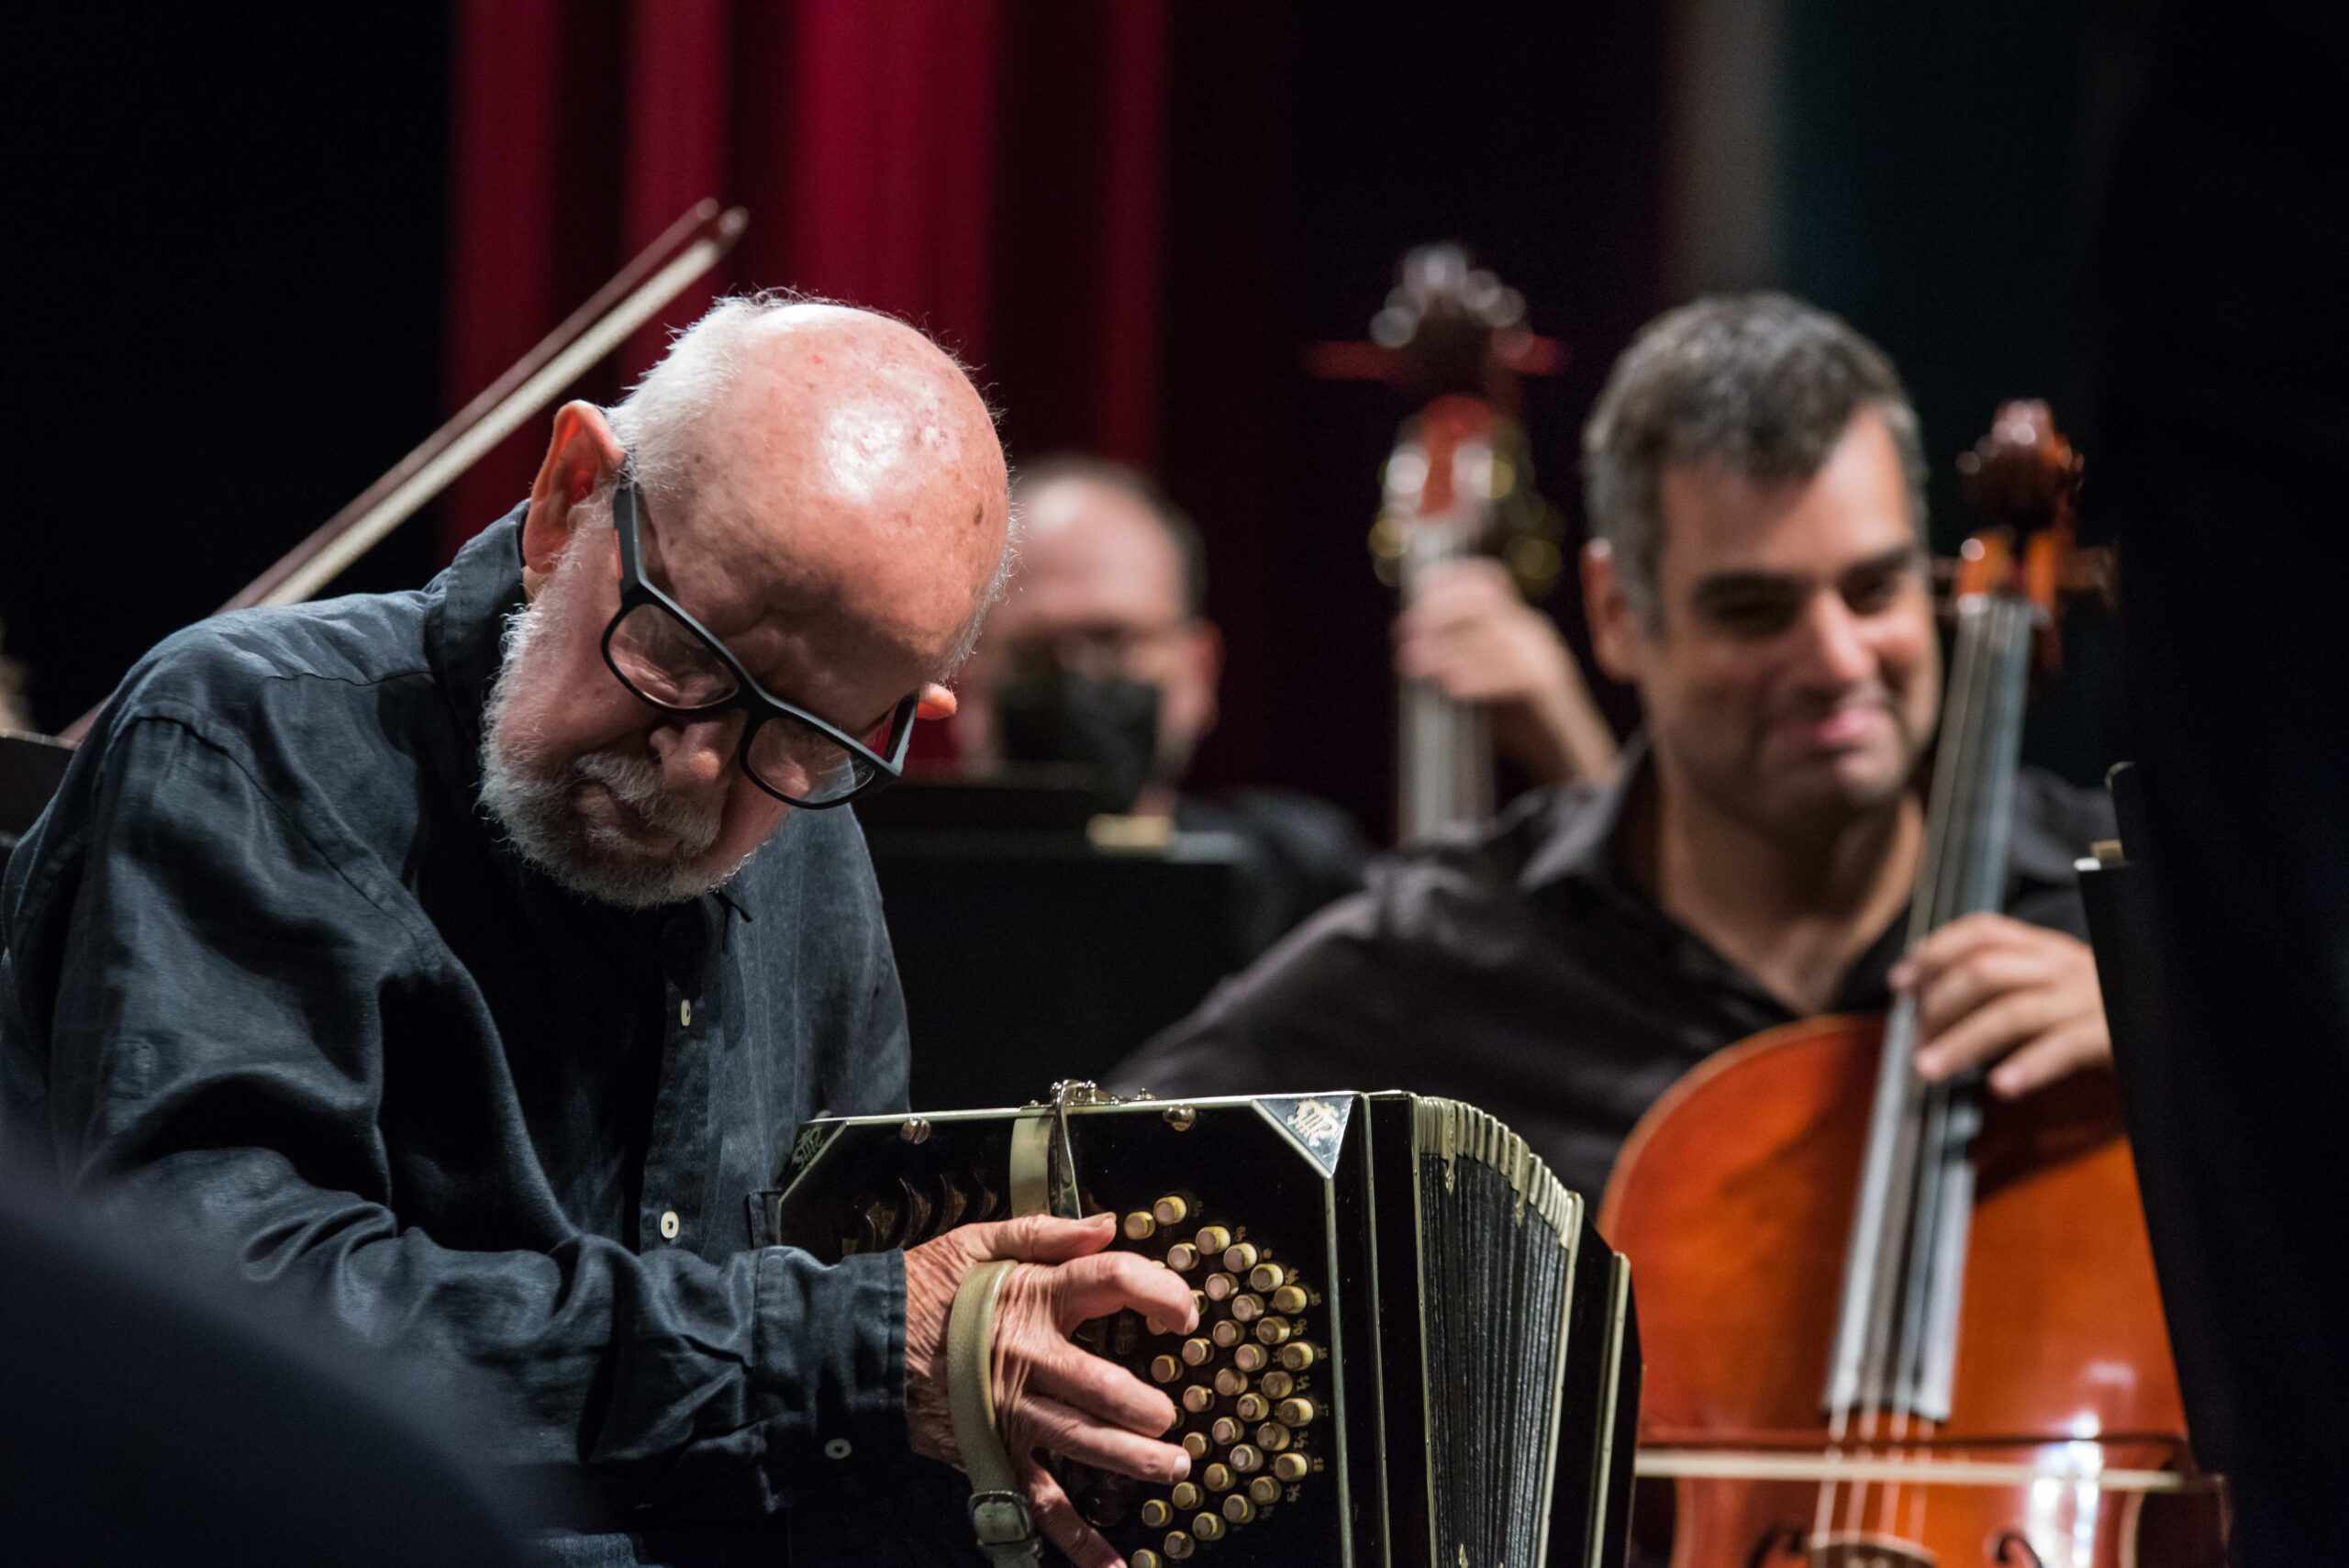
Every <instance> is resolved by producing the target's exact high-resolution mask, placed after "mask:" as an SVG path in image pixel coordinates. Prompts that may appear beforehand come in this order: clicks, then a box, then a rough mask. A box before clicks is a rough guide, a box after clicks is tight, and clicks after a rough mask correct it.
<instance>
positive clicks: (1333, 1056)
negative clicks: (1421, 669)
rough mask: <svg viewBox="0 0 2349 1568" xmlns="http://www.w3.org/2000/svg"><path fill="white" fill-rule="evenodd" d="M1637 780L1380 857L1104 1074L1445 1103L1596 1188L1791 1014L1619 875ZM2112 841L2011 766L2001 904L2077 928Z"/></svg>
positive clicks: (1163, 1085) (2101, 824) (1861, 989)
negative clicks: (1632, 1146) (2009, 836)
mask: <svg viewBox="0 0 2349 1568" xmlns="http://www.w3.org/2000/svg"><path fill="white" fill-rule="evenodd" d="M1647 778H1648V763H1647V762H1646V761H1645V758H1644V757H1643V756H1642V755H1641V754H1639V753H1638V752H1637V751H1636V750H1635V751H1634V754H1633V755H1632V757H1631V758H1630V759H1629V760H1628V761H1627V763H1626V766H1625V767H1624V769H1623V771H1622V774H1621V776H1620V781H1619V782H1618V783H1617V784H1613V785H1610V786H1608V787H1604V788H1600V787H1595V786H1590V785H1579V786H1574V787H1570V788H1566V789H1553V790H1541V791H1536V792H1534V793H1533V794H1531V795H1526V796H1524V797H1522V798H1520V800H1518V801H1517V802H1516V803H1515V804H1514V805H1512V806H1510V807H1509V809H1508V811H1507V812H1506V813H1504V814H1503V815H1502V816H1501V817H1499V818H1498V819H1497V821H1495V822H1493V823H1492V824H1490V825H1489V826H1487V827H1486V828H1483V829H1481V830H1480V831H1478V832H1476V833H1475V834H1474V835H1472V836H1467V837H1462V838H1457V839H1452V840H1440V841H1438V842H1435V843H1432V844H1431V845H1429V846H1427V847H1425V848H1420V849H1415V850H1413V851H1409V852H1408V853H1405V854H1402V855H1398V856H1396V857H1393V858H1391V859H1388V860H1385V861H1382V862H1378V863H1377V864H1375V866H1374V867H1373V868H1372V872H1371V875H1370V884H1369V887H1368V888H1367V890H1366V891H1364V892H1363V893H1361V894H1358V895H1354V896H1353V897H1350V898H1347V899H1344V900H1342V901H1341V902H1339V903H1337V904H1334V905H1332V906H1330V907H1329V908H1327V909H1325V910H1323V911H1322V912H1321V914H1320V915H1319V917H1316V918H1314V919H1313V920H1311V921H1310V922H1308V924H1307V925H1305V926H1304V927H1303V928H1301V929H1298V930H1297V931H1296V932H1295V933H1294V934H1292V935H1291V936H1290V937H1289V938H1288V940H1286V941H1285V942H1283V943H1282V944H1281V945H1280V946H1278V947H1277V948H1275V949H1274V950H1273V951H1271V952H1270V953H1268V954H1266V955H1265V956H1264V960H1263V961H1262V962H1259V963H1258V964H1256V965H1255V966H1254V967H1253V968H1252V969H1250V970H1249V971H1247V972H1246V973H1243V974H1241V975H1240V976H1238V977H1237V978H1235V979H1232V980H1230V981H1227V982H1226V983H1225V984H1223V985H1222V986H1220V987H1219V988H1218V990H1217V991H1216V992H1215V994H1214V995H1211V996H1209V997H1208V1000H1207V1002H1206V1003H1205V1004H1204V1005H1203V1006H1201V1007H1200V1008H1199V1010H1198V1011H1197V1013H1196V1014H1194V1015H1193V1016H1192V1017H1191V1018H1187V1019H1186V1020H1185V1021H1183V1022H1182V1023H1179V1024H1176V1025H1175V1027H1174V1028H1173V1029H1169V1030H1167V1031H1166V1032H1165V1033H1164V1034H1162V1035H1161V1036H1159V1037H1158V1039H1156V1040H1152V1042H1151V1043H1150V1044H1149V1045H1147V1046H1145V1047H1143V1048H1142V1050H1141V1051H1140V1052H1138V1053H1137V1054H1136V1055H1135V1056H1134V1057H1133V1058H1132V1059H1130V1061H1128V1062H1125V1063H1124V1064H1123V1065H1122V1066H1120V1067H1119V1069H1118V1071H1117V1073H1116V1074H1115V1075H1114V1077H1113V1083H1114V1084H1115V1085H1116V1086H1118V1087H1119V1088H1122V1089H1128V1090H1131V1089H1142V1088H1146V1089H1149V1090H1151V1091H1152V1092H1154V1093H1156V1094H1158V1095H1209V1094H1218V1095H1240V1094H1258V1093H1275V1092H1297V1091H1302V1090H1314V1089H1334V1088H1355V1089H1385V1088H1401V1089H1410V1090H1414V1091H1416V1092H1419V1093H1421V1094H1431V1095H1448V1096H1451V1097H1453V1098H1456V1099H1462V1100H1466V1101H1468V1102H1470V1103H1471V1104H1474V1105H1476V1106H1481V1107H1483V1108H1484V1109H1486V1110H1487V1111H1490V1112H1491V1113H1492V1114H1493V1115H1495V1116H1497V1117H1498V1118H1501V1120H1502V1121H1504V1122H1506V1123H1508V1125H1509V1127H1511V1128H1512V1129H1515V1130H1516V1131H1517V1132H1518V1133H1519V1134H1520V1135H1521V1136H1522V1137H1524V1138H1525V1140H1527V1141H1528V1142H1530V1143H1531V1145H1532V1146H1533V1148H1534V1151H1536V1152H1537V1153H1539V1154H1540V1155H1541V1156H1542V1159H1543V1160H1545V1161H1547V1162H1549V1165H1550V1168H1551V1169H1552V1170H1553V1171H1554V1172H1556V1173H1557V1174H1558V1176H1559V1178H1560V1179H1561V1180H1563V1181H1564V1183H1565V1184H1567V1185H1568V1186H1570V1187H1572V1188H1574V1189H1575V1190H1576V1191H1578V1192H1582V1193H1585V1194H1586V1195H1590V1196H1591V1197H1593V1198H1594V1199H1595V1198H1596V1197H1597V1195H1598V1193H1599V1192H1600V1190H1601V1189H1602V1188H1603V1187H1604V1186H1605V1184H1606V1181H1607V1173H1608V1169H1609V1166H1610V1165H1612V1163H1613V1162H1614V1159H1615V1152H1616V1151H1617V1150H1618V1149H1619V1148H1620V1147H1621V1145H1622V1142H1623V1140H1624V1139H1625V1138H1626V1137H1628V1136H1629V1135H1630V1133H1631V1128H1632V1125H1633V1124H1634V1123H1635V1122H1637V1121H1638V1120H1639V1118H1640V1117H1641V1115H1642V1113H1643V1112H1644V1111H1646V1109H1647V1108H1648V1106H1651V1105H1653V1103H1654V1102H1655V1100H1656V1098H1657V1097H1658V1096H1659V1095H1662V1094H1663V1093H1664V1089H1665V1088H1666V1087H1667V1086H1669V1085H1670V1084H1671V1083H1672V1082H1673V1081H1674V1080H1675V1079H1676V1078H1678V1077H1679V1076H1680V1075H1681V1074H1682V1073H1686V1072H1687V1071H1688V1069H1689V1068H1691V1067H1693V1066H1695V1065H1696V1064H1697V1063H1698V1062H1701V1061H1703V1060H1704V1059H1705V1058H1706V1057H1707V1056H1709V1055H1710V1054H1711V1053H1712V1052H1713V1051H1718V1050H1720V1048H1721V1047H1723V1046H1725V1045H1729V1044H1731V1043H1733V1042H1734V1041H1736V1040H1742V1039H1743V1038H1744V1037H1745V1036H1747V1035H1750V1034H1753V1033H1755V1032H1756V1031H1758V1030H1761V1029H1768V1028H1770V1027H1772V1026H1773V1025H1776V1024H1782V1023H1787V1022H1789V1021H1791V1020H1792V1018H1794V1015H1793V1014H1792V1013H1790V1012H1789V1011H1788V1010H1787V1006H1786V1005H1785V1004H1784V1003H1782V1002H1780V1001H1778V1000H1777V999H1776V997H1774V996H1772V995H1770V994H1769V993H1768V992H1767V991H1765V990H1764V989H1763V987H1762V986H1761V984H1759V983H1758V982H1756V981H1755V980H1754V979H1753V977H1752V976H1751V975H1749V974H1746V973H1744V972H1742V970H1740V969H1738V968H1737V967H1736V966H1735V965H1734V964H1732V963H1731V962H1729V961H1728V960H1727V959H1725V958H1723V957H1722V956H1721V955H1720V953H1718V952H1716V951H1714V950H1713V949H1712V947H1711V946H1710V945H1709V944H1708V943H1707V942H1705V941H1704V940H1703V939H1701V938H1699V937H1698V936H1697V935H1696V934H1695V933H1694V932H1692V931H1690V930H1688V929H1687V928H1686V927H1683V926H1681V925H1680V924H1678V923H1677V922H1676V921H1675V920H1674V919H1672V917H1670V916H1668V915H1666V914H1665V913H1664V911H1663V910H1662V909H1660V908H1658V907H1657V906H1656V904H1655V902H1654V900H1653V899H1652V898H1650V897H1649V896H1648V895H1646V894H1645V893H1644V892H1642V890H1641V889H1640V887H1639V886H1638V884H1637V883H1636V882H1635V880H1634V879H1633V878H1632V876H1631V874H1630V873H1629V872H1628V870H1627V868H1628V866H1629V865H1630V864H1631V862H1630V859H1629V853H1630V850H1631V843H1630V840H1631V813H1630V812H1629V811H1628V810H1627V809H1626V808H1627V806H1628V805H1629V804H1630V803H1631V801H1632V800H1633V799H1634V797H1635V795H1636V793H1637V792H1639V791H1642V790H1643V789H1645V788H1646V787H1647V784H1646V781H1647ZM2110 836H2111V828H2110V817H2109V814H2108V813H2107V812H2106V809H2105V806H2104V802H2103V799H2102V797H2101V796H2099V795H2093V794H2090V793H2088V792H2085V791H2081V790H2076V789H2075V788H2073V787H2072V786H2070V785H2067V784H2063V783H2061V782H2060V781H2058V780H2056V779H2054V778H2052V777H2050V776H2049V775H2047V774H2044V773H2036V772H2026V773H2024V774H2023V775H2022V777H2021V781H2020V783H2019V784H2018V791H2017V797H2016V809H2015V827H2014V836H2013V848H2012V851H2011V854H2010V856H2009V879H2008V889H2007V898H2006V910H2007V913H2009V914H2010V915H2013V916H2015V917H2018V918H2021V919H2024V920H2029V921H2031V922H2032V923H2033V924H2035V925H2041V926H2049V927H2054V928H2055V929H2060V930H2064V931H2067V932H2070V933H2072V934H2073V935H2075V936H2084V935H2085V934H2086V929H2087V927H2086V917H2085V916H2084V914H2083V912H2082V910H2081V907H2080V901H2079V893H2078V885H2077V883H2076V880H2075V878H2074V874H2073V871H2072V862H2073V860H2074V858H2075V857H2076V856H2077V855H2080V854H2082V853H2085V852H2086V851H2087V847H2088V845H2089V843H2090V842H2091V841H2092V840H2096V839H2099V838H2109V837H2110ZM1904 927H1905V922H1904V921H1902V920H1896V921H1894V922H1893V923H1892V925H1890V926H1889V927H1887V929H1885V931H1884V932H1883V934H1882V935H1881V936H1880V937H1879V938H1878V939H1877V940H1876V942H1875V944H1874V945H1873V946H1872V947H1870V948H1869V950H1868V951H1867V952H1866V954H1865V956H1863V957H1862V958H1861V960H1860V961H1859V962H1857V963H1856V964H1855V965H1854V967H1853V969H1852V971H1851V973H1849V974H1847V975H1846V976H1844V979H1843V983H1842V987H1841V988H1840V991H1839V994H1838V995H1837V998H1836V1001H1835V1004H1834V1006H1832V1007H1831V1009H1830V1011H1833V1012H1851V1011H1865V1010H1872V1009H1876V1008H1881V1007H1883V1006H1887V1003H1888V995H1887V984H1886V979H1885V977H1886V974H1887V972H1888V971H1889V970H1890V969H1891V967H1892V964H1893V962H1894V961H1895V960H1897V959H1898V957H1899V954H1900V949H1901V943H1902V937H1903V934H1904Z"/></svg>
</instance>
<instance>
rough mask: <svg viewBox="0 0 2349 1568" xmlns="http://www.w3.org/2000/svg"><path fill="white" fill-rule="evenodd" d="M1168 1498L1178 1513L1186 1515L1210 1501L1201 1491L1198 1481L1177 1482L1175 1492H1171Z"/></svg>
mask: <svg viewBox="0 0 2349 1568" xmlns="http://www.w3.org/2000/svg"><path fill="white" fill-rule="evenodd" d="M1167 1497H1168V1498H1169V1499H1170V1500H1171V1501H1172V1502H1173V1503H1174V1505H1175V1508H1176V1509H1177V1511H1179V1512H1182V1513H1186V1514H1187V1513H1189V1512H1190V1511H1191V1510H1192V1509H1193V1508H1196V1507H1198V1506H1199V1505H1200V1504H1202V1503H1204V1502H1206V1501H1207V1500H1208V1495H1207V1494H1206V1493H1205V1492H1202V1491H1201V1490H1199V1484H1198V1483H1197V1482H1196V1481H1177V1482H1176V1483H1175V1490H1174V1491H1172V1492H1169V1493H1168V1494H1167Z"/></svg>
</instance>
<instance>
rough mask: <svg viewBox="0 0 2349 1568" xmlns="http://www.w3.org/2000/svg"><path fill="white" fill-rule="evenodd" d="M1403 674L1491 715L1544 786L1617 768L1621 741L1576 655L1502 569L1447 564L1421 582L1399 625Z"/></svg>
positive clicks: (1499, 736)
mask: <svg viewBox="0 0 2349 1568" xmlns="http://www.w3.org/2000/svg"><path fill="white" fill-rule="evenodd" d="M1395 673H1397V674H1398V675H1400V676H1402V677H1403V678H1404V679H1405V680H1407V681H1429V682H1432V683H1433V684H1435V685H1436V687H1437V688H1438V689H1439V690H1441V691H1442V693H1443V694H1444V695H1446V696H1448V697H1451V698H1452V699H1453V701H1455V702H1463V703H1472V704H1475V705H1476V706H1480V707H1486V708H1489V709H1491V710H1492V711H1493V717H1494V720H1495V723H1496V734H1495V739H1496V740H1498V741H1500V743H1501V744H1502V745H1503V746H1504V747H1505V748H1507V749H1508V751H1509V752H1510V754H1511V755H1512V756H1514V757H1515V758H1516V759H1517V760H1518V761H1519V762H1521V763H1523V764H1524V765H1525V766H1526V767H1527V768H1528V769H1529V770H1530V771H1531V772H1532V773H1534V774H1535V775H1536V776H1537V777H1539V778H1541V779H1542V780H1543V781H1545V782H1552V783H1555V782H1563V781H1564V780H1566V779H1573V778H1583V777H1589V776H1593V775H1598V774H1603V773H1607V772H1609V770H1611V769H1612V767H1613V765H1614V760H1615V740H1614V736H1613V734H1612V733H1611V732H1610V731H1609V729H1608V728H1607V725H1606V721H1605V720H1604V719H1603V718H1601V717H1599V714H1598V709H1597V708H1596V707H1595V706H1593V705H1592V703H1591V700H1590V693H1589V689H1588V688H1587V687H1586V685H1585V684H1583V679H1582V672H1581V670H1580V669H1579V668H1577V667H1576V665H1575V658H1574V654H1573V652H1572V651H1570V650H1568V649H1567V647H1566V644H1565V639H1564V638H1562V637H1560V636H1559V635H1558V628H1556V627H1555V626H1553V625H1552V624H1551V621H1550V617H1548V616H1545V615H1543V614H1542V612H1541V611H1540V610H1537V609H1535V608H1534V607H1533V606H1531V605H1529V604H1527V603H1526V602H1525V601H1524V600H1523V599H1521V598H1520V597H1519V596H1518V592H1517V585H1516V584H1514V583H1512V582H1510V581H1509V575H1508V571H1507V570H1506V569H1505V568H1503V567H1502V566H1501V564H1500V563H1499V562H1496V561H1485V560H1467V561H1451V562H1444V563H1443V564H1442V565H1440V566H1435V567H1431V568H1430V569H1428V571H1427V572H1426V573H1423V574H1422V575H1421V576H1420V577H1419V580H1418V581H1417V582H1416V583H1415V584H1413V587H1412V592H1411V602H1410V604H1409V605H1408V606H1407V607H1406V608H1405V609H1404V611H1403V613H1402V614H1401V615H1400V616H1398V617H1396V621H1395Z"/></svg>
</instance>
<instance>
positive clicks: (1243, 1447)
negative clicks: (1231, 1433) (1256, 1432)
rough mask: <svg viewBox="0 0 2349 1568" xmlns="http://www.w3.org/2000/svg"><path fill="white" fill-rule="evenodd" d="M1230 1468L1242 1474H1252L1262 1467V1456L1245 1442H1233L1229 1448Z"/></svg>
mask: <svg viewBox="0 0 2349 1568" xmlns="http://www.w3.org/2000/svg"><path fill="white" fill-rule="evenodd" d="M1231 1468H1232V1469H1234V1470H1237V1471H1238V1472H1240V1473H1241V1474H1242V1475H1249V1474H1252V1473H1255V1472H1256V1471H1259V1470H1262V1469H1264V1454H1263V1453H1262V1452H1260V1451H1257V1450H1256V1449H1254V1448H1252V1447H1251V1446H1250V1445H1248V1444H1247V1443H1238V1444H1235V1445H1233V1447H1232V1450H1231Z"/></svg>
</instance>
